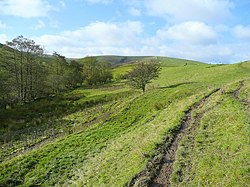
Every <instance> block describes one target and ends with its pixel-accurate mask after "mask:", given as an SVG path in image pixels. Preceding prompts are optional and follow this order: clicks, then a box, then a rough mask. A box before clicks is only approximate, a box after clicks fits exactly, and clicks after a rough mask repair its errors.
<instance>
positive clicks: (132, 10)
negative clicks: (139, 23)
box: [128, 7, 141, 16]
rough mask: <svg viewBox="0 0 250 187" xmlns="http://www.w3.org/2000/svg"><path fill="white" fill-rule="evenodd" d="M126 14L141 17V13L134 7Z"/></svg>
mask: <svg viewBox="0 0 250 187" xmlns="http://www.w3.org/2000/svg"><path fill="white" fill-rule="evenodd" d="M128 12H129V14H130V15H132V16H141V11H140V10H139V9H137V8H135V7H131V8H130V9H129V10H128Z"/></svg>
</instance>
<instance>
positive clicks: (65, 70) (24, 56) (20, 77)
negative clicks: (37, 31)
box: [0, 36, 112, 107]
mask: <svg viewBox="0 0 250 187" xmlns="http://www.w3.org/2000/svg"><path fill="white" fill-rule="evenodd" d="M43 52H44V51H43V49H42V47H41V46H39V45H37V44H36V43H35V42H34V41H33V40H30V39H27V38H24V37H23V36H18V37H17V38H15V39H13V40H12V41H11V42H7V43H6V45H4V46H1V47H0V106H2V107H3V106H5V105H6V104H12V103H23V102H30V101H33V100H34V99H36V98H39V97H44V96H48V95H51V94H56V93H59V92H61V91H63V90H67V89H71V88H75V87H77V86H80V85H81V84H82V83H83V82H85V83H86V84H88V85H97V84H103V83H107V82H109V81H111V79H112V74H111V72H110V65H109V64H108V63H104V62H98V61H97V60H96V58H94V57H89V58H86V60H85V61H86V63H85V62H82V63H80V62H78V61H75V60H67V59H66V58H65V57H64V56H62V55H60V54H58V53H56V52H55V53H54V54H53V55H52V56H48V55H44V53H43Z"/></svg>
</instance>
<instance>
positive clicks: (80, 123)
mask: <svg viewBox="0 0 250 187" xmlns="http://www.w3.org/2000/svg"><path fill="white" fill-rule="evenodd" d="M105 58H106V59H105ZM150 58H155V57H117V56H112V57H107V56H106V57H99V59H102V60H108V61H111V62H112V64H114V65H115V64H122V65H120V66H117V67H115V68H114V69H113V74H114V76H115V77H119V75H122V74H124V73H126V71H128V70H130V69H131V68H132V66H133V64H129V63H130V62H132V61H141V60H145V59H150ZM157 58H158V59H159V60H160V62H161V65H162V69H161V74H160V77H159V79H157V80H155V81H153V82H152V83H151V84H150V85H149V86H148V87H147V91H146V93H145V94H142V93H141V92H140V91H138V90H134V89H132V88H131V87H129V86H127V84H126V82H124V81H120V80H119V79H115V80H114V82H112V83H111V84H108V85H106V86H101V87H97V88H87V87H81V88H78V89H75V90H71V91H67V92H64V93H60V94H59V95H56V96H53V97H49V98H42V99H39V100H37V101H35V102H33V103H30V104H26V105H21V106H16V107H13V108H10V109H8V110H3V111H0V119H1V129H0V130H1V131H0V132H1V136H0V140H1V151H0V158H1V160H0V162H1V163H0V186H90V187H92V186H109V187H110V186H114V187H117V186H157V185H158V186H160V185H162V186H166V185H169V184H170V183H171V185H172V186H199V185H200V186H248V184H249V177H250V174H249V166H250V159H249V152H250V148H249V135H250V132H249V123H250V121H249V119H250V116H249V114H250V111H249V106H250V97H249V92H250V80H249V72H250V63H249V62H245V63H238V64H233V65H211V64H204V63H199V62H193V61H187V60H181V59H174V58H165V57H157ZM124 63H125V64H124ZM123 64H124V65H123ZM169 150H170V151H169Z"/></svg>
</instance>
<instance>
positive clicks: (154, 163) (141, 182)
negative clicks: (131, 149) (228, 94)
mask: <svg viewBox="0 0 250 187" xmlns="http://www.w3.org/2000/svg"><path fill="white" fill-rule="evenodd" d="M219 90H220V88H218V89H215V90H213V91H212V92H210V93H209V94H208V95H206V96H205V97H204V98H203V99H201V100H200V101H199V102H197V103H195V104H194V105H193V106H191V107H190V108H189V109H188V110H187V111H186V112H185V115H184V117H183V118H182V120H181V125H180V127H179V129H177V130H176V131H175V132H173V136H172V137H169V136H166V137H165V139H164V142H163V143H161V144H159V145H158V146H157V148H156V151H155V152H156V154H155V156H154V157H153V158H152V159H151V160H150V161H149V163H148V165H147V167H146V169H145V170H143V171H142V172H140V173H139V174H138V175H136V176H135V177H134V178H133V179H132V180H131V182H130V183H129V184H128V185H127V186H149V187H167V186H170V176H171V174H172V171H173V163H174V162H175V157H176V152H177V149H178V146H179V143H180V141H181V140H182V138H183V137H184V136H185V135H186V134H187V133H188V131H192V130H194V129H195V127H193V126H197V125H198V123H199V121H200V119H201V118H202V117H203V115H204V114H205V113H206V112H207V111H204V112H202V113H198V114H197V115H196V117H195V120H194V119H193V118H192V113H193V112H194V111H196V110H197V109H199V108H201V107H202V106H203V105H204V104H205V103H206V102H207V100H208V99H209V98H210V97H211V96H212V95H213V94H215V93H217V92H218V91H219ZM208 110H210V109H208ZM195 124H196V125H195ZM189 127H191V128H189ZM188 129H189V130H188Z"/></svg>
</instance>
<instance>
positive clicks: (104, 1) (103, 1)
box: [86, 0, 113, 4]
mask: <svg viewBox="0 0 250 187" xmlns="http://www.w3.org/2000/svg"><path fill="white" fill-rule="evenodd" d="M86 1H87V2H89V3H93V4H96V3H101V4H109V3H111V2H112V1H113V0H86Z"/></svg>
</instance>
